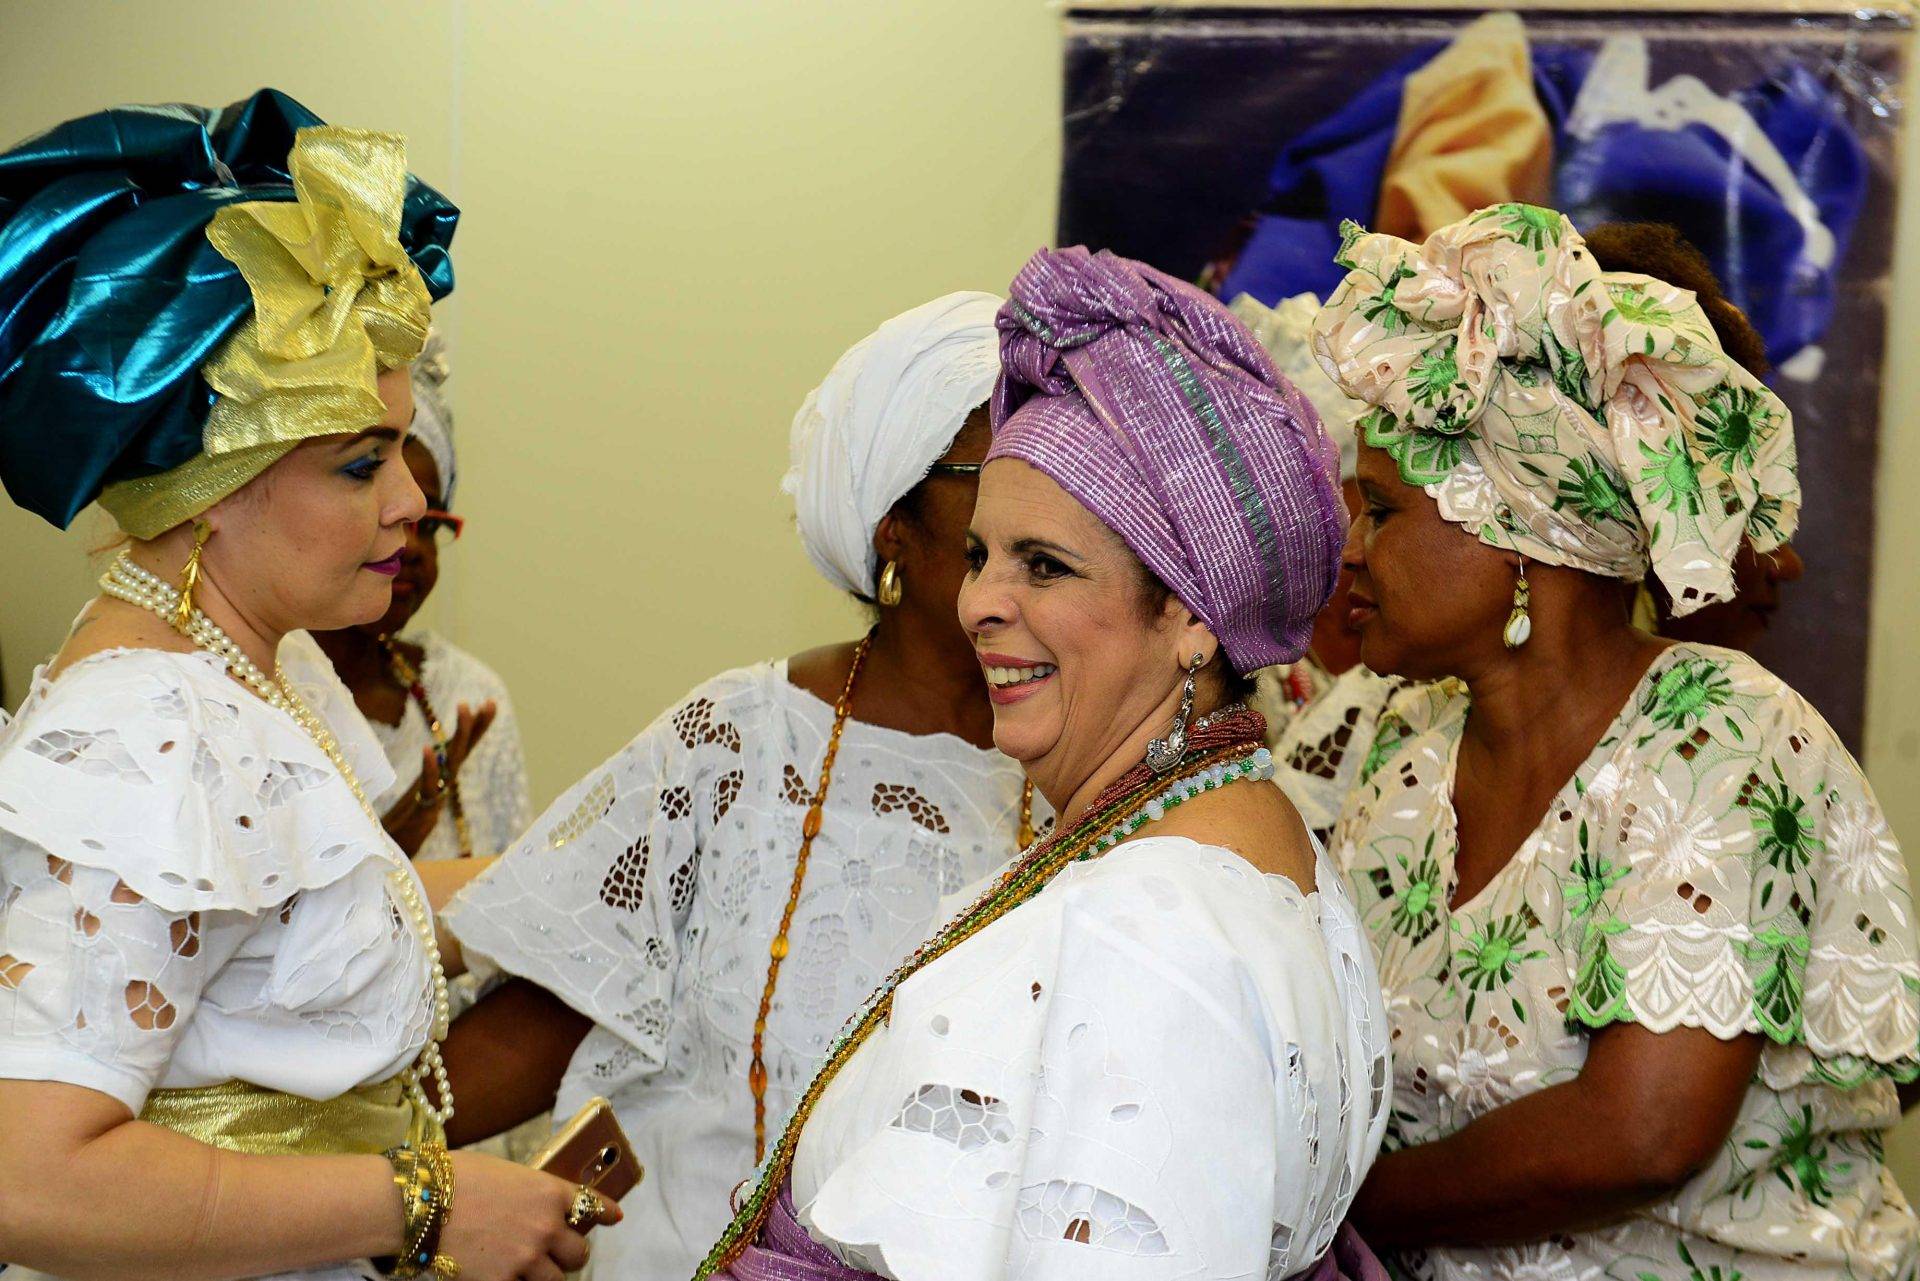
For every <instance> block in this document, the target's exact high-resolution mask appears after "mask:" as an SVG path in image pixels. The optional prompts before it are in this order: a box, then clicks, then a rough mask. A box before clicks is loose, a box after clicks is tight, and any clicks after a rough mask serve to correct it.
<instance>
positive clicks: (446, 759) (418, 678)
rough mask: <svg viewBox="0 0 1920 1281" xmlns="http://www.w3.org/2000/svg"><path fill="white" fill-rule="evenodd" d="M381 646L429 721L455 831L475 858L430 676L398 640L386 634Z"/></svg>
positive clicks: (397, 679) (462, 846)
mask: <svg viewBox="0 0 1920 1281" xmlns="http://www.w3.org/2000/svg"><path fill="white" fill-rule="evenodd" d="M380 648H381V650H382V651H384V652H385V654H386V656H387V671H388V672H389V673H390V674H391V675H392V677H393V680H394V683H395V684H396V685H398V686H399V687H400V688H401V689H403V690H405V691H406V692H407V696H408V697H409V698H411V699H412V700H413V701H414V703H415V704H416V705H417V706H418V707H419V708H420V715H421V716H422V717H423V718H424V719H425V720H426V722H427V737H428V738H430V739H432V740H433V755H434V758H435V759H436V760H437V761H439V763H440V783H441V786H443V787H445V788H446V789H447V804H448V807H449V808H450V809H452V810H453V831H454V835H455V836H456V837H457V838H458V839H459V843H460V857H461V858H472V857H473V828H472V826H471V825H470V824H469V823H468V821H467V805H466V798H465V797H464V796H462V795H461V793H460V778H459V775H458V773H457V772H456V771H455V770H454V768H453V757H452V756H451V755H450V754H449V753H448V751H447V730H446V726H444V725H443V724H441V721H440V717H439V716H438V715H436V714H435V712H434V710H433V703H432V702H431V701H430V700H429V699H428V698H427V682H426V678H425V676H424V675H423V674H422V672H421V670H420V669H419V668H418V667H415V666H414V665H413V661H412V660H411V659H409V658H408V657H407V656H406V654H405V653H404V652H402V650H401V648H400V645H399V643H398V642H397V641H394V640H392V639H391V638H389V637H385V636H383V637H381V638H380Z"/></svg>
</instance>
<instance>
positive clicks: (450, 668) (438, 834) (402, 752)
mask: <svg viewBox="0 0 1920 1281" xmlns="http://www.w3.org/2000/svg"><path fill="white" fill-rule="evenodd" d="M404 639H406V640H408V641H411V642H412V643H413V644H415V645H418V646H419V647H420V649H421V652H422V653H423V654H424V656H425V657H424V658H423V659H422V660H421V663H420V681H421V683H422V684H423V685H425V686H426V689H427V701H428V702H430V703H432V704H433V710H434V713H435V714H436V715H437V716H439V718H440V723H441V725H442V727H443V728H445V729H446V730H447V732H449V733H451V732H452V731H453V726H454V720H455V718H456V717H457V716H458V715H459V711H460V704H462V703H465V704H466V705H467V706H469V707H472V708H476V709H477V708H478V707H479V706H480V704H482V703H484V702H486V701H487V700H488V699H492V700H493V702H494V703H495V704H496V706H497V707H498V709H499V710H498V714H497V715H496V716H495V717H494V721H493V725H492V726H491V727H490V728H489V729H488V730H487V732H486V734H485V736H484V737H482V738H481V740H480V742H479V744H478V745H477V746H475V747H474V749H473V751H472V753H471V754H470V755H468V757H467V761H466V764H465V765H463V766H462V767H461V769H460V799H461V802H462V803H463V804H464V805H465V807H466V814H467V827H468V830H469V831H471V832H472V834H473V852H474V853H475V854H476V855H479V856H482V857H485V856H487V855H491V854H498V853H500V852H501V851H502V850H504V849H506V848H507V847H508V846H510V845H512V844H513V843H514V841H516V840H518V839H519V837H520V834H521V833H522V832H524V831H526V830H527V826H528V825H529V824H530V823H532V822H533V802H532V800H531V799H530V797H529V794H528V786H527V756H526V749H525V748H524V747H523V746H522V744H521V741H520V721H519V719H518V718H517V717H515V715H514V712H513V700H512V699H510V698H508V697H507V686H506V683H505V682H504V681H502V680H501V679H500V677H499V675H498V674H497V673H496V672H495V671H494V670H493V669H492V668H491V667H488V666H487V665H486V664H485V663H483V662H481V661H480V660H479V659H477V658H475V657H474V656H473V655H472V654H469V653H468V652H467V651H466V650H464V649H461V648H460V647H459V646H458V645H455V644H453V643H452V642H451V641H448V640H446V639H445V638H443V637H441V636H440V635H439V634H438V633H436V632H420V633H418V634H416V635H411V636H407V637H405V638H404ZM371 724H372V725H373V733H374V736H375V737H376V738H378V739H379V740H380V746H381V747H382V748H384V749H385V750H386V753H387V761H388V763H389V764H391V765H392V766H393V774H394V780H393V784H392V786H390V787H388V788H387V789H386V790H385V791H383V792H381V794H380V795H379V796H378V797H377V798H376V799H375V800H374V803H373V807H374V808H375V809H376V810H378V811H379V812H380V813H382V814H384V813H386V812H387V811H388V810H390V809H392V808H393V807H394V805H395V804H397V803H398V802H399V800H400V798H401V797H403V796H405V795H406V794H407V793H408V792H409V791H411V790H412V789H413V788H414V786H415V785H416V784H418V783H419V781H420V754H421V753H422V752H423V751H425V750H426V749H427V748H429V747H431V746H433V735H432V733H431V731H430V730H429V729H428V728H427V718H426V714H425V713H423V712H422V711H421V710H420V705H419V704H418V703H416V702H414V700H413V698H412V696H411V695H409V696H408V698H407V699H406V701H405V703H404V705H403V707H402V709H401V712H400V723H399V724H398V725H383V724H381V723H380V722H379V721H373V722H371ZM459 856H460V835H459V832H458V830H457V828H456V827H455V824H454V821H453V809H452V807H451V806H449V807H447V808H446V809H443V810H442V811H441V812H440V821H439V822H438V823H436V824H435V825H434V828H433V831H432V832H430V833H429V834H428V835H427V839H426V841H425V842H424V843H422V845H421V846H420V852H419V853H418V854H416V855H415V856H414V857H415V858H423V859H436V858H458V857H459Z"/></svg>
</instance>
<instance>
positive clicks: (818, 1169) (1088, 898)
mask: <svg viewBox="0 0 1920 1281" xmlns="http://www.w3.org/2000/svg"><path fill="white" fill-rule="evenodd" d="M1317 877H1318V885H1319V887H1318V889H1317V890H1316V892H1314V893H1312V894H1302V893H1301V892H1300V890H1299V889H1298V888H1297V887H1296V886H1295V885H1294V883H1293V882H1292V881H1290V880H1288V879H1287V878H1285V877H1282V876H1274V875H1262V874H1261V873H1260V872H1258V871H1257V870H1256V869H1255V868H1254V867H1253V866H1252V865H1251V864H1249V863H1248V862H1247V861H1246V860H1245V859H1243V858H1241V857H1240V856H1239V855H1238V854H1235V853H1233V852H1232V851H1230V850H1227V849H1223V848H1221V847H1219V846H1212V845H1202V844H1199V843H1197V842H1194V841H1191V840H1187V839H1185V838H1182V837H1151V838H1143V839H1138V840H1133V841H1129V842H1126V843H1124V844H1122V845H1120V846H1118V847H1116V848H1115V849H1113V850H1112V851H1111V852H1109V853H1108V854H1106V855H1105V856H1104V857H1102V858H1100V859H1097V860H1093V861H1091V862H1085V863H1076V864H1073V865H1071V866H1069V867H1068V868H1067V869H1066V870H1065V871H1064V872H1062V873H1061V874H1060V875H1059V876H1058V877H1057V878H1056V879H1055V880H1054V881H1053V882H1052V883H1051V884H1050V885H1048V886H1047V888H1046V889H1045V890H1043V891H1042V892H1041V893H1040V895H1039V896H1038V897H1036V898H1035V899H1033V900H1032V901H1031V902H1029V903H1026V904H1023V905H1022V906H1020V907H1018V908H1016V909H1015V910H1014V911H1012V912H1010V913H1009V914H1008V915H1007V916H1005V917H1003V918H1002V919H1001V920H999V921H997V922H995V923H994V924H993V925H991V926H989V927H987V928H986V929H985V930H983V931H981V932H980V933H979V934H977V935H975V936H974V937H973V938H971V939H969V940H967V941H966V942H964V943H962V944H960V945H959V946H958V947H956V948H955V949H954V950H953V951H951V952H949V953H948V954H947V955H945V956H943V957H941V958H940V959H939V960H938V961H935V962H934V963H932V964H931V965H929V966H927V967H926V968H925V969H923V970H921V971H920V972H919V973H918V974H915V975H914V976H913V977H912V978H911V979H909V980H908V981H907V982H906V983H904V984H902V985H901V987H900V988H899V990H898V991H897V992H896V993H895V994H894V998H893V1010H892V1014H891V1017H890V1018H889V1020H888V1022H887V1024H886V1026H884V1027H883V1028H881V1029H880V1030H878V1031H877V1032H875V1033H874V1035H873V1036H872V1037H871V1038H870V1039H869V1040H868V1041H867V1043H866V1044H865V1045H863V1046H862V1047H861V1048H860V1050H859V1052H858V1053H857V1054H855V1055H854V1057H853V1058H852V1060H851V1061H849V1062H848V1064H847V1065H846V1067H845V1068H843V1069H842V1070H841V1072H840V1074H839V1075H838V1076H837V1077H836V1078H835V1079H834V1080H833V1082H832V1083H831V1084H830V1085H829V1086H828V1087H827V1091H826V1093H825V1094H824V1095H822V1097H821V1100H820V1103H819V1105H818V1106H817V1107H816V1108H815V1110H814V1113H813V1115H812V1116H811V1117H810V1118H809V1119H808V1122H807V1126H806V1129H805V1131H804V1132H803V1133H802V1135H801V1139H800V1146H799V1150H798V1153H797V1155H796V1159H795V1162H794V1167H793V1195H794V1204H795V1207H796V1211H797V1215H798V1218H799V1220H800V1222H801V1223H802V1225H804V1226H805V1227H806V1228H807V1230H808V1232H809V1233H810V1234H811V1235H812V1236H813V1237H814V1238H815V1239H816V1240H818V1241H820V1242H822V1243H823V1244H825V1245H827V1246H828V1247H829V1248H830V1249H832V1250H834V1252H835V1253H836V1254H838V1255H840V1256H841V1258H843V1259H844V1260H845V1261H846V1262H848V1263H849V1264H851V1265H853V1266H855V1267H860V1268H865V1269H867V1270H868V1271H872V1272H876V1273H878V1274H880V1275H881V1276H884V1277H892V1278H895V1279H896V1281H1002V1279H1003V1278H1004V1279H1007V1281H1011V1279H1012V1278H1022V1279H1023V1281H1160V1279H1162V1278H1166V1279H1171V1278H1176V1277H1177V1278H1183V1279H1191V1281H1212V1279H1219V1281H1225V1279H1226V1278H1236V1279H1237V1278H1261V1277H1264V1278H1272V1279H1273V1281H1278V1279H1279V1278H1282V1277H1288V1276H1292V1275H1294V1274H1295V1273H1298V1272H1302V1271H1304V1270H1306V1269H1307V1268H1308V1267H1310V1266H1311V1265H1312V1264H1313V1263H1314V1262H1315V1261H1317V1260H1318V1258H1319V1257H1320V1255H1321V1254H1322V1253H1323V1252H1324V1251H1325V1250H1326V1248H1327V1246H1328V1245H1329V1243H1331V1241H1332V1240H1333V1235H1334V1232H1335V1231H1336V1230H1337V1229H1338V1227H1339V1225H1340V1223H1341V1221H1342V1220H1343V1219H1344V1218H1345V1217H1346V1211H1347V1207H1348V1205H1349V1204H1350V1202H1351V1201H1352V1197H1353V1193H1354V1190H1355V1189H1356V1188H1358V1187H1359V1185H1360V1181H1361V1179H1362V1178H1364V1177H1365V1175H1366V1172H1367V1169H1368V1168H1369V1167H1370V1165H1371V1164H1372V1161H1373V1157H1374V1153H1375V1152H1376V1150H1377V1149H1378V1147H1379V1143H1380V1137H1381V1134H1382V1132H1383V1130H1384V1129H1385V1126H1386V1109H1387V1083H1388V1078H1389V1063H1388V1055H1387V1026H1386V1014H1385V1011H1384V1010H1383V1009H1382V1007H1381V1001H1380V988H1379V984H1378V981H1377V978H1376V975H1375V972H1374V968H1373V961H1372V959H1371V956H1370V955H1369V953H1368V951H1367V945H1366V940H1365V937H1364V935H1363V934H1362V933H1361V930H1360V924H1359V918H1358V916H1357V914H1356V912H1355V911H1354V908H1353V905H1352V903H1351V902H1349V901H1348V899H1347V896H1346V892H1345V890H1344V888H1343V886H1342V882H1341V879H1340V877H1339V874H1338V873H1337V872H1336V871H1335V870H1334V869H1333V867H1332V865H1331V864H1330V863H1328V862H1327V860H1326V859H1325V858H1324V857H1323V858H1321V859H1320V866H1319V869H1318V872H1317Z"/></svg>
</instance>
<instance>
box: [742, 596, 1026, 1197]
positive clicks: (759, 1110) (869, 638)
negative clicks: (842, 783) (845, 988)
mask: <svg viewBox="0 0 1920 1281" xmlns="http://www.w3.org/2000/svg"><path fill="white" fill-rule="evenodd" d="M872 649H873V633H872V632H868V633H867V634H866V635H865V636H864V637H862V638H861V640H860V644H859V645H858V646H857V647H856V648H855V649H854V651H853V666H852V667H851V668H849V669H848V671H847V683H846V685H845V686H844V687H842V689H841V690H840V699H839V701H838V702H836V703H835V704H834V705H833V730H832V732H831V733H829V734H828V735H827V754H826V757H825V759H824V760H822V761H821V763H820V781H819V783H817V784H815V786H814V789H813V801H812V803H811V804H810V805H808V806H807V816H806V818H805V819H804V820H802V821H801V824H800V852H799V854H798V855H796V856H795V857H794V861H793V884H792V886H791V888H789V889H788V890H787V905H786V907H785V908H784V909H783V910H782V911H781V913H780V928H779V929H778V930H776V931H775V932H774V935H773V942H772V943H771V944H770V945H769V946H768V948H767V982H766V986H765V987H763V988H762V989H761V990H760V1009H759V1012H758V1013H756V1014H755V1015H754V1017H753V1059H752V1061H751V1062H750V1063H749V1064H748V1065H747V1088H748V1089H749V1090H751V1091H753V1162H754V1164H755V1165H758V1164H759V1163H760V1159H761V1158H762V1157H764V1156H765V1155H766V1151H767V1060H766V1038H767V1014H768V1012H769V1011H771V1010H772V1009H773V989H774V987H775V986H776V985H777V984H778V983H779V982H780V966H781V964H782V963H783V962H785V960H786V959H787V952H788V943H787V931H788V930H790V929H792V928H793V912H794V909H795V908H797V907H798V906H799V905H800V887H801V886H802V885H803V884H805V882H806V879H807V860H808V859H810V858H812V857H813V838H814V837H816V836H818V835H820V828H821V825H822V824H823V823H825V822H826V804H827V788H828V787H829V786H831V785H832V783H833V762H834V758H836V757H837V756H839V755H840V736H841V734H843V733H844V732H846V728H847V719H848V718H849V717H850V716H852V715H853V687H854V683H855V682H856V681H858V680H859V679H860V668H861V667H862V666H863V665H864V664H865V663H866V661H867V654H868V652H869V651H871V650H872ZM1031 844H1033V783H1032V781H1031V780H1029V781H1028V782H1027V783H1026V784H1025V786H1023V787H1022V788H1021V789H1020V848H1021V849H1023V850H1024V849H1026V848H1027V847H1028V846H1029V845H1031Z"/></svg>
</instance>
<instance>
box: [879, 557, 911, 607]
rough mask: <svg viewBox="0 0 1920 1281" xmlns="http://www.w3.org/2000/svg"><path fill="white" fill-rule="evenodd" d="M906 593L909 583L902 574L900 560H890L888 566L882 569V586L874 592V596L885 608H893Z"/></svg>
mask: <svg viewBox="0 0 1920 1281" xmlns="http://www.w3.org/2000/svg"><path fill="white" fill-rule="evenodd" d="M906 594H907V585H906V582H905V581H904V580H903V579H902V577H901V574H900V562H899V561H897V560H890V561H888V562H887V567H886V568H885V569H883V570H881V571H880V588H879V590H878V591H876V592H875V593H874V597H873V598H874V599H875V600H877V601H879V602H880V604H881V606H882V607H883V608H886V609H892V608H893V607H894V606H895V605H898V604H899V603H900V598H901V597H902V596H905V595H906Z"/></svg>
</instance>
